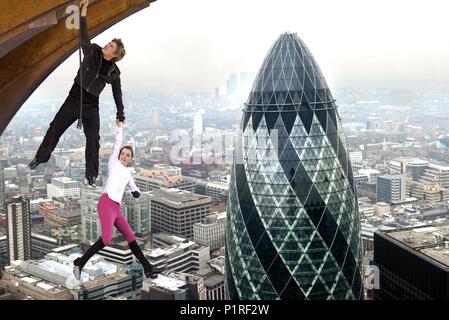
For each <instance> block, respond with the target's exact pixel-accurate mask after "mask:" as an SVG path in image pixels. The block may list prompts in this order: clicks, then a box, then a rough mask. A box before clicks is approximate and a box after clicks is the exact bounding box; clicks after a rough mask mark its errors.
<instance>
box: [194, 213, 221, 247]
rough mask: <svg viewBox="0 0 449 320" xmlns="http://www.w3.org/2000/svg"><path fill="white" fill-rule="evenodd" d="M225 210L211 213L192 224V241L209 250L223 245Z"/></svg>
mask: <svg viewBox="0 0 449 320" xmlns="http://www.w3.org/2000/svg"><path fill="white" fill-rule="evenodd" d="M225 229H226V212H221V213H216V214H211V215H209V216H207V217H206V218H204V219H203V221H202V222H198V223H195V224H194V225H193V241H195V242H196V243H199V244H202V245H203V246H207V247H209V248H210V250H211V251H214V250H217V249H220V248H221V247H224V245H225Z"/></svg>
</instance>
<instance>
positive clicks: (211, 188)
mask: <svg viewBox="0 0 449 320" xmlns="http://www.w3.org/2000/svg"><path fill="white" fill-rule="evenodd" d="M228 193H229V184H228V183H226V182H220V181H213V182H209V183H207V184H206V196H209V197H212V200H213V201H214V202H221V201H223V200H224V199H226V198H227V196H228Z"/></svg>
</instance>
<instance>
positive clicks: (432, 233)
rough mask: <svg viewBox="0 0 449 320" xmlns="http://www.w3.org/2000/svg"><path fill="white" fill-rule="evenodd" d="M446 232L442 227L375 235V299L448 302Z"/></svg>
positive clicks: (448, 242)
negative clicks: (377, 275) (377, 269)
mask: <svg viewBox="0 0 449 320" xmlns="http://www.w3.org/2000/svg"><path fill="white" fill-rule="evenodd" d="M448 230H449V226H448V225H447V224H445V225H440V226H424V227H418V228H407V229H400V230H390V231H378V232H375V233H374V264H375V265H376V266H377V267H378V268H379V278H378V280H379V285H378V288H377V289H378V290H376V291H375V299H377V300H447V299H449V283H448V281H447V279H448V276H449V268H448V266H449V262H448V257H447V252H448V250H449V236H448Z"/></svg>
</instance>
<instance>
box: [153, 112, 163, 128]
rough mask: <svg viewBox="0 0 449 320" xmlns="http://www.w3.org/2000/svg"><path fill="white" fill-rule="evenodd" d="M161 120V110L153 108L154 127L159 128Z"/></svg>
mask: <svg viewBox="0 0 449 320" xmlns="http://www.w3.org/2000/svg"><path fill="white" fill-rule="evenodd" d="M160 122H161V116H160V113H159V110H156V109H153V110H152V111H151V124H152V126H153V128H159V125H160Z"/></svg>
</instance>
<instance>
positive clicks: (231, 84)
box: [226, 73, 237, 95]
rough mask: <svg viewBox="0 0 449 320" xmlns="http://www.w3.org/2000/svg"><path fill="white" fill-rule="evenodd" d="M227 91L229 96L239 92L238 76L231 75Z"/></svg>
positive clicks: (227, 83) (227, 82)
mask: <svg viewBox="0 0 449 320" xmlns="http://www.w3.org/2000/svg"><path fill="white" fill-rule="evenodd" d="M226 89H227V91H228V95H231V94H233V93H234V92H235V91H236V90H237V74H236V73H231V75H230V76H229V79H228V80H227V81H226Z"/></svg>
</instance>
